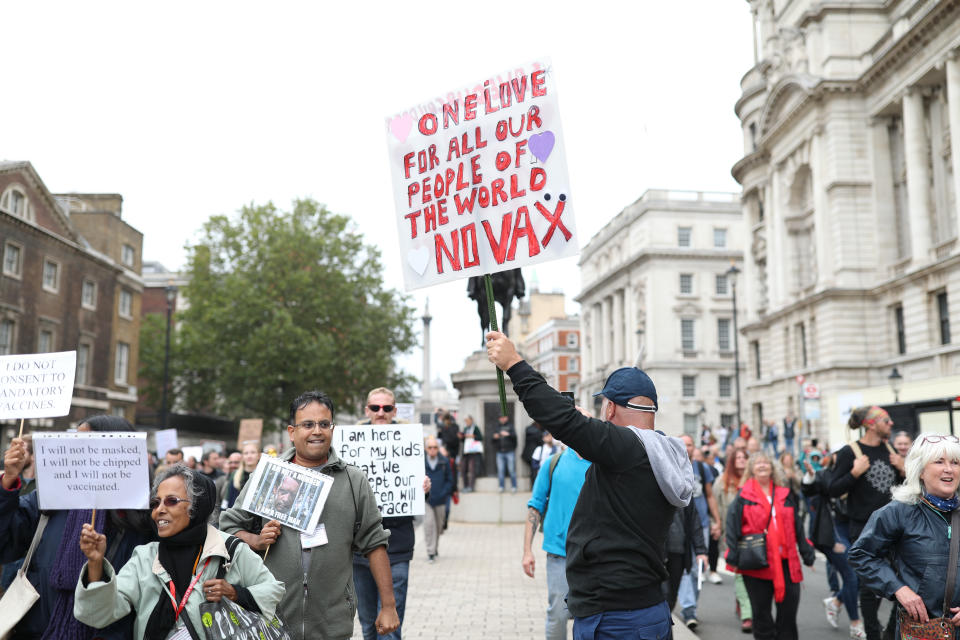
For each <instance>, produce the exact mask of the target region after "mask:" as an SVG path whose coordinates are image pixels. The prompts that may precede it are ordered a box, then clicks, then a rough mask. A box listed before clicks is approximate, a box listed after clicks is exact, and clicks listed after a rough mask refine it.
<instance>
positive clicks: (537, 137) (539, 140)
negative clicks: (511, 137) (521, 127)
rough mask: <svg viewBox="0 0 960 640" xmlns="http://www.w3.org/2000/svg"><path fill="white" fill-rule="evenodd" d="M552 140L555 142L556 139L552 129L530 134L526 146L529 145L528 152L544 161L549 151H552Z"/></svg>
mask: <svg viewBox="0 0 960 640" xmlns="http://www.w3.org/2000/svg"><path fill="white" fill-rule="evenodd" d="M554 142H556V139H555V138H554V136H553V131H544V132H543V133H537V134H534V135H532V136H530V140H529V141H528V142H527V146H528V147H530V153H532V154H533V155H534V157H536V159H537V160H539V161H540V162H546V161H547V158H548V157H549V156H550V152H551V151H553V143H554Z"/></svg>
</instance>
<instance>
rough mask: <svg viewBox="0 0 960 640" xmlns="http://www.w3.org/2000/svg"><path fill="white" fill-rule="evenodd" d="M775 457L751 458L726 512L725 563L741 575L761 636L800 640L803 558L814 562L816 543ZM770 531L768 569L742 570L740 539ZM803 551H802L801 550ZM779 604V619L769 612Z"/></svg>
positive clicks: (755, 630)
mask: <svg viewBox="0 0 960 640" xmlns="http://www.w3.org/2000/svg"><path fill="white" fill-rule="evenodd" d="M778 476H779V470H778V469H776V467H775V466H774V464H773V459H772V458H771V457H770V456H769V455H767V454H766V453H763V452H759V453H755V454H753V455H751V456H750V458H749V459H748V460H747V468H746V470H745V471H744V483H743V488H742V489H741V490H740V495H738V496H737V498H736V499H735V500H734V501H733V504H732V505H730V508H729V509H728V511H727V534H726V535H727V540H726V541H727V558H726V559H727V566H728V567H733V568H735V569H736V571H737V572H738V573H742V574H743V582H744V585H745V586H746V588H747V595H748V596H749V597H750V608H751V610H752V612H753V637H754V638H757V640H773V639H774V638H776V639H777V640H797V638H798V637H799V636H798V632H797V610H798V607H799V605H800V583H801V582H802V581H803V570H802V569H801V568H800V560H801V557H802V559H803V563H804V564H806V565H807V566H808V567H812V566H813V562H814V559H815V554H814V550H813V547H812V546H810V543H809V542H808V541H807V538H806V536H805V535H804V533H803V522H802V520H801V519H800V514H799V508H798V498H797V496H796V494H794V493H793V492H792V491H790V490H789V489H788V488H786V487H785V486H783V481H782V479H781V478H779V477H778ZM763 532H766V555H767V565H768V566H767V567H766V568H763V569H749V570H748V569H740V568H738V567H737V565H738V563H739V561H740V558H739V553H740V549H739V547H738V545H739V542H740V540H741V539H742V538H743V537H744V536H746V535H750V534H759V533H763ZM798 550H799V554H798V553H797V552H798ZM773 602H776V604H777V617H776V621H774V618H773V615H772V613H771V606H772V603H773Z"/></svg>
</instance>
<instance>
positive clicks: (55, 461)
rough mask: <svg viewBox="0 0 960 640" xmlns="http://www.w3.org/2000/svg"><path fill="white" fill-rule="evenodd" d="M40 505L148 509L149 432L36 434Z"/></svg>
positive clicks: (54, 507)
mask: <svg viewBox="0 0 960 640" xmlns="http://www.w3.org/2000/svg"><path fill="white" fill-rule="evenodd" d="M33 453H34V456H36V464H37V487H38V489H37V493H38V496H37V497H38V498H39V501H40V508H41V509H146V508H147V503H148V502H149V501H150V475H149V471H148V470H147V434H145V433H117V432H87V433H43V432H34V434H33Z"/></svg>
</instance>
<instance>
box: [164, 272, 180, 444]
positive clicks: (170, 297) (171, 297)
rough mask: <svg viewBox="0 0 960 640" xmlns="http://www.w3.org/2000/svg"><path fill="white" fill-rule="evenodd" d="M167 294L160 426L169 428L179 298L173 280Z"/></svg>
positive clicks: (168, 286)
mask: <svg viewBox="0 0 960 640" xmlns="http://www.w3.org/2000/svg"><path fill="white" fill-rule="evenodd" d="M166 294H167V341H166V344H165V345H164V348H163V400H162V406H161V408H160V426H161V427H162V428H164V429H166V428H167V387H168V386H169V378H170V325H171V324H172V322H171V321H172V318H173V302H174V301H175V300H176V299H177V288H176V287H175V286H173V281H172V280H171V281H170V284H168V285H167V288H166Z"/></svg>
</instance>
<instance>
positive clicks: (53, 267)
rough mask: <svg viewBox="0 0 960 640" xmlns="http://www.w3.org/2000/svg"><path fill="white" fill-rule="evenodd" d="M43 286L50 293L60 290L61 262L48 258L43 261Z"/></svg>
mask: <svg viewBox="0 0 960 640" xmlns="http://www.w3.org/2000/svg"><path fill="white" fill-rule="evenodd" d="M43 288H44V290H46V291H49V292H50V293H56V292H57V291H59V290H60V263H59V262H55V261H54V260H50V259H46V260H44V261H43Z"/></svg>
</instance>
